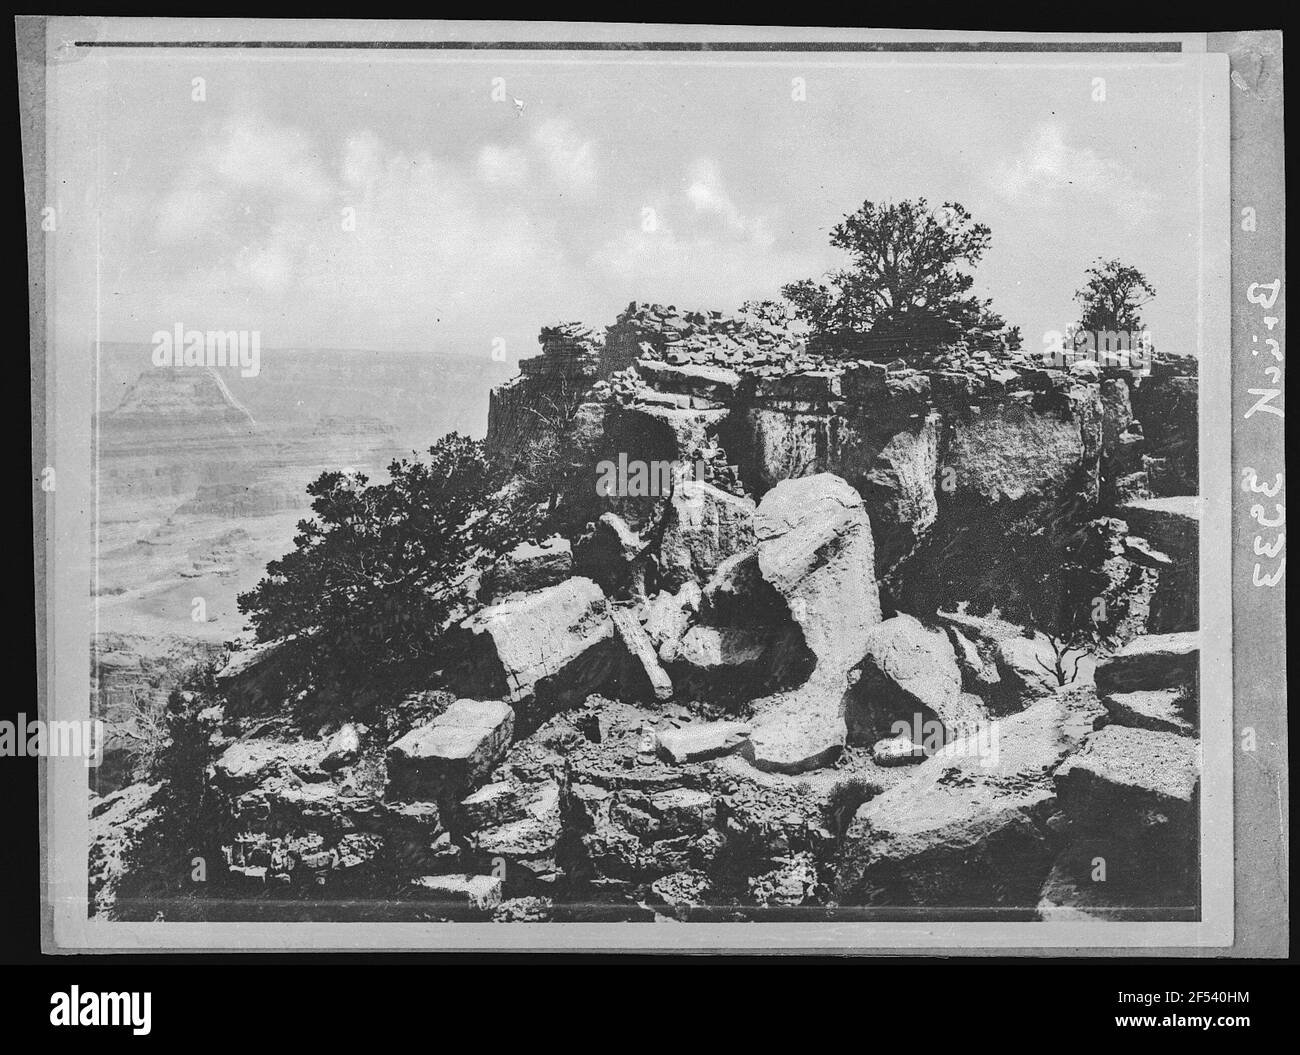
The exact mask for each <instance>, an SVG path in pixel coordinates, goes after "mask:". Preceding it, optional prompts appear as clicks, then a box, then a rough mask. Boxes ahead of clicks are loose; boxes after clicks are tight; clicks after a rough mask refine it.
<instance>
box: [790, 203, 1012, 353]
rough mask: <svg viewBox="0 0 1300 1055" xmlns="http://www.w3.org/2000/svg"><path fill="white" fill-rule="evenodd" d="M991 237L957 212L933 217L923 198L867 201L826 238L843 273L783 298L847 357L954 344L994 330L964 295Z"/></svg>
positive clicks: (980, 305)
mask: <svg viewBox="0 0 1300 1055" xmlns="http://www.w3.org/2000/svg"><path fill="white" fill-rule="evenodd" d="M991 238H992V234H991V232H990V230H989V228H988V227H986V226H985V225H984V224H979V223H975V222H974V221H973V220H972V218H971V216H970V213H968V212H967V211H966V209H965V208H964V207H963V206H961V205H959V204H958V203H956V202H945V203H944V204H943V205H942V206H941V207H940V208H939V209H931V208H930V206H929V205H928V203H927V202H926V200H925V199H924V198H918V199H916V200H914V201H913V200H905V201H901V202H898V203H896V204H895V203H885V204H877V203H875V202H871V201H866V202H863V203H862V206H861V208H859V209H858V210H857V211H856V212H854V213H850V214H848V215H846V216H845V217H844V219H843V220H842V221H841V222H840V223H838V224H836V226H835V227H834V228H833V229H832V230H831V237H830V242H831V245H832V246H834V247H835V248H837V249H841V250H843V251H844V252H846V253H847V254H848V256H849V265H848V266H847V267H844V268H840V269H838V270H835V271H832V272H830V273H829V274H827V275H826V276H825V277H824V278H823V279H822V280H820V281H819V280H816V279H803V280H802V281H799V282H794V283H791V284H790V285H787V286H785V287H784V288H783V290H782V293H783V294H784V296H785V297H786V299H787V300H789V301H790V302H791V303H792V304H793V305H794V308H795V312H796V314H797V315H798V316H799V317H800V318H802V319H804V320H806V321H807V323H808V324H809V325H810V327H811V328H812V330H813V332H814V334H817V335H820V336H822V337H825V338H830V339H832V340H835V341H837V342H838V343H839V345H840V346H841V347H842V348H844V349H845V350H846V352H847V354H850V355H864V356H868V357H869V356H870V355H871V354H872V353H873V352H878V353H880V354H883V355H892V354H896V353H897V352H898V351H900V350H901V351H907V350H908V349H911V348H930V347H934V346H937V345H942V344H945V343H948V342H950V341H953V340H956V339H958V338H959V337H961V336H963V335H964V334H967V333H970V332H971V331H972V330H975V329H983V330H992V331H996V330H1001V329H1002V327H1003V326H1004V323H1003V321H1002V320H1001V319H1000V318H999V317H998V316H996V315H995V314H993V313H992V311H991V309H990V306H989V302H988V301H987V300H980V299H979V298H978V297H976V296H974V295H973V294H972V293H971V292H970V290H971V287H972V285H973V284H974V278H973V276H972V275H971V274H970V272H969V269H971V268H973V267H974V266H975V265H976V264H978V263H979V261H980V259H981V258H982V257H983V256H984V254H985V252H986V251H987V250H988V248H989V244H990V241H991Z"/></svg>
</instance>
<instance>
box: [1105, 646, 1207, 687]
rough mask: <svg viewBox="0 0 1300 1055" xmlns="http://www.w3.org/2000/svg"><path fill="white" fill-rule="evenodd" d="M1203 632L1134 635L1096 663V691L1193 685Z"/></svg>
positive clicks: (1194, 683) (1198, 665) (1198, 662)
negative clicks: (1123, 644) (1119, 647)
mask: <svg viewBox="0 0 1300 1055" xmlns="http://www.w3.org/2000/svg"><path fill="white" fill-rule="evenodd" d="M1200 659H1201V654H1200V634H1199V633H1198V632H1196V631H1190V632H1187V633H1182V634H1150V635H1148V636H1145V637H1135V638H1134V639H1133V640H1132V641H1130V642H1129V643H1128V644H1127V645H1125V646H1124V647H1123V648H1121V649H1120V650H1119V651H1118V652H1116V653H1114V654H1113V655H1111V656H1108V657H1107V658H1106V659H1103V660H1101V661H1100V662H1099V663H1098V664H1097V691H1098V692H1100V693H1103V694H1109V693H1122V692H1133V691H1136V690H1139V689H1170V688H1179V687H1194V686H1195V685H1196V676H1197V671H1198V669H1199V667H1200Z"/></svg>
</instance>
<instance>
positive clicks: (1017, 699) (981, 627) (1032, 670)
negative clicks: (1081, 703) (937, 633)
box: [935, 612, 1073, 711]
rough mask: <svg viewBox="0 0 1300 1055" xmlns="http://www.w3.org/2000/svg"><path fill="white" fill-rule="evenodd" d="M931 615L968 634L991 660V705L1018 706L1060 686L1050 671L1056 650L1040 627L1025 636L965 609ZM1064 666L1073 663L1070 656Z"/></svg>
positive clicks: (1002, 622) (1001, 622) (1015, 628)
mask: <svg viewBox="0 0 1300 1055" xmlns="http://www.w3.org/2000/svg"><path fill="white" fill-rule="evenodd" d="M935 619H936V620H937V621H938V622H939V623H941V624H942V625H944V626H946V627H948V628H949V629H952V630H956V631H959V632H960V633H961V634H963V635H964V636H966V637H967V638H969V639H970V640H971V641H973V642H974V644H975V646H976V649H977V651H978V653H979V655H980V656H981V657H983V658H984V659H987V660H991V661H992V663H993V666H994V668H995V670H996V671H997V675H998V676H997V681H996V683H995V685H996V687H994V686H990V689H989V697H988V702H989V703H990V705H992V706H994V707H995V709H998V710H1003V711H1006V710H1019V709H1020V708H1021V707H1023V706H1024V704H1025V703H1027V702H1030V701H1032V700H1037V699H1042V698H1043V697H1045V696H1050V695H1052V694H1053V693H1054V692H1056V690H1057V689H1058V688H1060V683H1059V682H1058V680H1057V678H1056V675H1055V674H1054V673H1052V669H1053V668H1054V666H1055V664H1056V651H1055V649H1054V648H1053V647H1052V642H1051V640H1050V639H1049V638H1048V637H1047V635H1046V634H1044V633H1042V632H1041V631H1034V632H1033V634H1032V636H1026V634H1025V631H1024V630H1023V629H1022V628H1021V627H1018V626H1016V625H1015V624H1014V623H1008V622H1006V621H1005V620H1002V619H996V618H992V617H989V616H978V615H967V614H966V613H965V612H936V613H935ZM1067 666H1069V667H1073V658H1071V660H1070V662H1069V663H1068V664H1067ZM1068 673H1069V672H1068V671H1067V675H1068Z"/></svg>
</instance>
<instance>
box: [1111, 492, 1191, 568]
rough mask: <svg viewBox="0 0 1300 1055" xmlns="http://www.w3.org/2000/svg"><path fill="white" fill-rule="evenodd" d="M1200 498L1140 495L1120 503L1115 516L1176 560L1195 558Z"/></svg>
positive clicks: (1132, 530)
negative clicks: (1140, 496)
mask: <svg viewBox="0 0 1300 1055" xmlns="http://www.w3.org/2000/svg"><path fill="white" fill-rule="evenodd" d="M1201 506H1202V502H1201V498H1200V497H1199V496H1198V495H1174V496H1172V497H1169V498H1141V499H1135V500H1133V501H1131V502H1125V503H1123V504H1122V505H1121V506H1120V507H1119V508H1118V509H1117V510H1116V515H1117V516H1119V517H1122V518H1123V519H1124V520H1125V521H1126V522H1127V523H1128V526H1129V530H1130V531H1131V532H1133V533H1134V534H1135V535H1141V536H1143V537H1144V538H1147V539H1150V540H1151V541H1152V542H1153V543H1155V545H1156V548H1157V549H1160V550H1163V551H1164V552H1166V553H1172V554H1174V555H1175V556H1176V557H1178V558H1179V559H1180V560H1185V559H1187V558H1189V557H1190V558H1192V559H1195V557H1196V555H1197V545H1198V542H1199V540H1200V527H1201Z"/></svg>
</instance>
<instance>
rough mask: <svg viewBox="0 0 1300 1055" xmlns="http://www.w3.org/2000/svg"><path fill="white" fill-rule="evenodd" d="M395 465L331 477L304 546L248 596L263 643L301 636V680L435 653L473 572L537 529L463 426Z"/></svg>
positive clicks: (320, 487)
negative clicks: (384, 476) (501, 491)
mask: <svg viewBox="0 0 1300 1055" xmlns="http://www.w3.org/2000/svg"><path fill="white" fill-rule="evenodd" d="M388 473H389V477H390V479H389V480H388V482H387V483H375V484H372V483H370V482H369V479H368V478H367V477H366V476H365V475H364V474H360V473H357V474H345V473H341V472H326V473H322V474H321V475H320V476H319V477H318V478H317V479H316V480H314V481H313V482H312V483H311V484H310V485H309V486H308V488H307V492H308V494H310V495H311V496H312V498H313V499H314V501H313V502H312V510H313V512H314V513H315V517H314V519H311V520H303V521H300V522H299V524H298V534H297V536H295V538H294V549H293V550H292V551H291V552H290V553H287V554H285V556H283V557H281V558H280V559H279V560H274V561H271V562H270V563H269V564H268V565H267V569H266V570H267V574H266V576H265V577H264V578H263V579H262V580H261V581H260V582H259V583H258V584H257V586H256V587H255V588H254V589H252V590H250V591H248V592H247V593H244V594H241V595H240V597H239V610H240V611H241V612H242V613H244V614H245V615H247V616H248V619H249V622H250V623H251V625H252V626H253V628H254V630H255V631H256V632H257V637H258V640H260V641H269V640H274V639H279V638H285V637H292V638H294V640H295V642H296V644H297V650H296V651H297V653H298V657H297V658H298V662H297V665H298V666H299V667H302V668H305V669H304V670H302V672H301V675H300V677H301V676H304V675H305V676H306V677H307V678H310V677H311V676H314V675H318V674H322V673H325V672H326V671H328V672H329V673H330V674H331V675H332V676H333V677H335V678H337V679H340V680H348V678H349V677H361V676H363V675H365V674H366V673H367V672H370V671H373V670H374V669H376V668H377V667H381V666H384V665H386V664H389V663H393V662H398V661H403V660H407V659H411V658H414V657H418V656H422V655H428V654H430V653H431V652H432V650H433V649H434V646H435V645H436V643H437V641H438V639H439V638H440V636H441V634H442V632H443V630H444V629H445V626H446V623H447V620H448V618H449V616H450V615H451V614H452V613H453V611H454V610H455V609H456V607H457V605H458V604H459V602H460V601H461V600H462V599H463V598H464V597H465V595H466V592H467V589H468V586H469V581H470V576H471V573H472V572H473V571H474V570H476V569H478V568H481V567H483V566H485V565H486V564H487V563H489V562H490V561H491V560H492V559H494V558H495V557H496V556H497V555H499V554H500V553H501V552H504V550H506V549H508V548H510V546H513V545H514V544H515V543H516V542H518V541H519V540H520V539H521V538H524V537H527V535H528V534H529V533H530V529H531V528H532V526H533V525H532V516H531V510H530V509H529V508H528V507H527V506H526V505H523V504H521V503H519V502H517V501H511V500H503V499H501V498H499V496H498V495H497V494H496V489H497V485H498V484H499V483H500V474H499V473H498V472H496V471H495V469H494V467H493V466H492V465H491V464H490V463H489V461H488V458H487V456H486V454H485V452H484V449H483V445H482V443H480V442H478V441H474V440H470V439H467V438H465V437H463V436H460V435H457V434H456V433H452V434H450V435H448V436H445V437H443V438H442V439H441V440H439V441H438V442H437V443H436V444H434V446H432V447H431V448H430V449H429V459H428V460H427V461H423V460H407V459H402V460H398V461H394V462H393V463H392V464H390V465H389V467H388Z"/></svg>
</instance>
